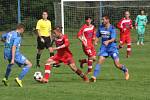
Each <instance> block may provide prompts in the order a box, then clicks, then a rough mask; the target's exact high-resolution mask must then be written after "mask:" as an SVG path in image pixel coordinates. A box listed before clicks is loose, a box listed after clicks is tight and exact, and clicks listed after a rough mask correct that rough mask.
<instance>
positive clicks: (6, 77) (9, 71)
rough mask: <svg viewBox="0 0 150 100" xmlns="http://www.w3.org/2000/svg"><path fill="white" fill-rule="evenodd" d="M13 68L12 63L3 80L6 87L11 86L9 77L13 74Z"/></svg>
mask: <svg viewBox="0 0 150 100" xmlns="http://www.w3.org/2000/svg"><path fill="white" fill-rule="evenodd" d="M12 66H13V65H12V64H10V63H9V64H8V65H7V69H6V73H5V77H4V78H3V80H2V82H3V83H4V85H5V86H8V85H9V83H8V77H9V75H10V73H11V68H12Z"/></svg>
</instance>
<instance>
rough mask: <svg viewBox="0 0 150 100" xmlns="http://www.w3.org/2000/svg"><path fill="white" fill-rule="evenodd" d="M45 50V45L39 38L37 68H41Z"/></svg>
mask: <svg viewBox="0 0 150 100" xmlns="http://www.w3.org/2000/svg"><path fill="white" fill-rule="evenodd" d="M44 48H45V44H44V43H43V42H42V41H41V39H40V37H38V38H37V55H36V67H40V58H41V54H42V52H43V49H44Z"/></svg>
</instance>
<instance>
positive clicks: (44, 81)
mask: <svg viewBox="0 0 150 100" xmlns="http://www.w3.org/2000/svg"><path fill="white" fill-rule="evenodd" d="M37 81H38V82H40V83H48V79H46V78H42V79H39V80H37Z"/></svg>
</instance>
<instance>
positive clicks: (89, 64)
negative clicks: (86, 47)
mask: <svg viewBox="0 0 150 100" xmlns="http://www.w3.org/2000/svg"><path fill="white" fill-rule="evenodd" d="M92 63H93V60H88V72H92Z"/></svg>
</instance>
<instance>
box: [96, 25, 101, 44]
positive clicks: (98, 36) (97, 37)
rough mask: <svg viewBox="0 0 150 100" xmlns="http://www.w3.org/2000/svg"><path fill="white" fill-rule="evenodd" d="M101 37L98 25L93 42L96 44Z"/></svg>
mask: <svg viewBox="0 0 150 100" xmlns="http://www.w3.org/2000/svg"><path fill="white" fill-rule="evenodd" d="M100 37H101V34H100V26H99V28H98V30H97V32H96V36H95V41H94V44H95V45H97V44H98V41H99V38H100Z"/></svg>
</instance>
